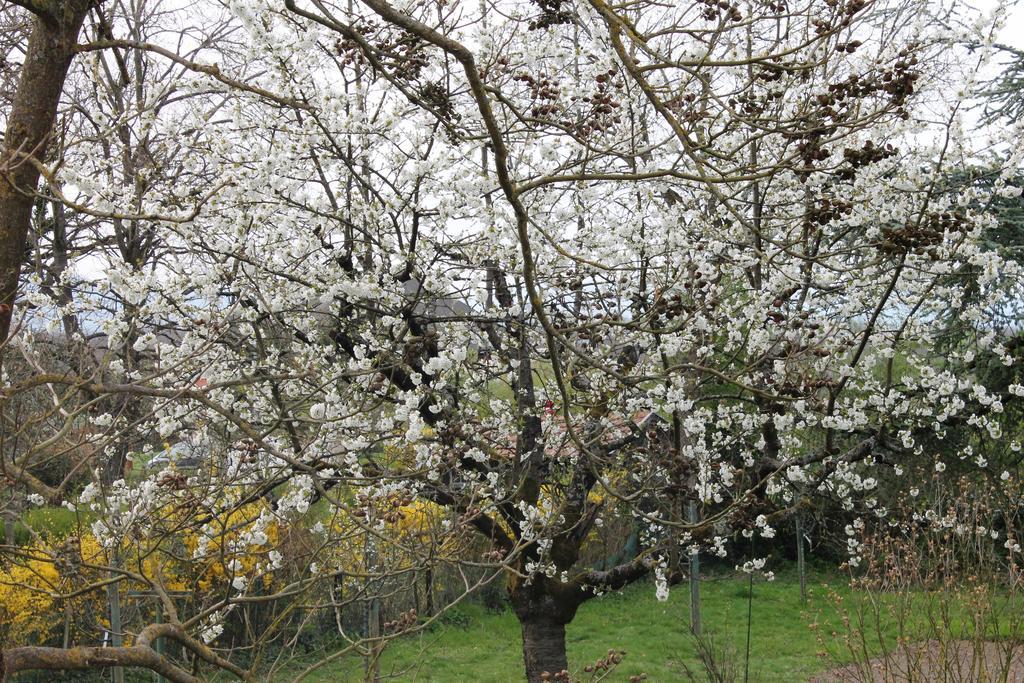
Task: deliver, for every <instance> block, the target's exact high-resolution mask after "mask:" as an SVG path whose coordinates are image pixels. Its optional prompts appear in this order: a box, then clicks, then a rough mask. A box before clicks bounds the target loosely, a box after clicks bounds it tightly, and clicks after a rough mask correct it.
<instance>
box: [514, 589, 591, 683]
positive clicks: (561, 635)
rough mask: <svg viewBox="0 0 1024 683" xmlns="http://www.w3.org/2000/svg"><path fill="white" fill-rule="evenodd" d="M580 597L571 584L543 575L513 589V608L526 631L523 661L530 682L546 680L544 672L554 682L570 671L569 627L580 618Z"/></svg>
mask: <svg viewBox="0 0 1024 683" xmlns="http://www.w3.org/2000/svg"><path fill="white" fill-rule="evenodd" d="M579 596H580V593H579V592H578V591H576V590H575V589H574V588H572V587H570V586H569V585H568V584H563V583H561V582H560V581H556V580H552V579H548V578H547V577H543V576H541V577H535V579H534V581H533V582H531V583H530V584H522V583H518V584H515V585H513V586H511V587H510V590H509V598H510V599H511V601H512V608H513V609H514V610H515V613H516V617H517V618H518V619H519V624H520V626H521V627H522V629H523V662H524V663H525V664H526V680H527V681H529V683H539V681H542V680H545V679H543V678H541V676H542V674H544V672H547V673H548V674H550V675H551V679H553V678H554V676H555V674H557V673H559V672H561V671H566V670H568V667H569V664H568V657H567V656H566V652H565V625H566V624H568V623H569V622H571V621H572V619H573V617H575V616H576V610H577V609H578V608H579V606H580V602H582V601H581V600H580V599H579ZM566 680H568V679H566Z"/></svg>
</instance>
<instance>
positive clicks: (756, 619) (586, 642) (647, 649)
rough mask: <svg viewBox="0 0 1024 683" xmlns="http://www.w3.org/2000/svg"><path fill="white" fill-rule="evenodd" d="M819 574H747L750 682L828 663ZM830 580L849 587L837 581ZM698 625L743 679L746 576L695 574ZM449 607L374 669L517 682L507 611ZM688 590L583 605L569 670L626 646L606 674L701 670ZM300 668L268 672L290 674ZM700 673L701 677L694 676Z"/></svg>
mask: <svg viewBox="0 0 1024 683" xmlns="http://www.w3.org/2000/svg"><path fill="white" fill-rule="evenodd" d="M823 578H824V577H823V576H820V575H819V576H816V577H814V578H813V579H812V581H811V582H810V586H811V599H810V601H809V604H808V606H807V607H804V606H802V605H801V603H800V594H799V588H798V585H797V583H796V581H795V580H793V579H792V578H790V577H784V578H782V579H779V580H777V581H775V582H772V583H765V582H763V581H762V580H755V583H754V594H753V602H752V604H751V607H752V619H751V628H750V635H751V638H750V663H751V664H750V680H751V681H805V680H807V679H808V678H809V677H810V676H812V675H813V674H814V673H817V672H819V671H821V670H823V669H825V668H828V666H829V664H828V663H827V662H825V661H822V660H821V658H820V657H818V656H817V653H818V651H819V650H820V646H819V645H818V643H817V641H816V637H815V634H814V632H813V631H812V629H811V628H810V624H811V622H812V621H814V620H815V617H816V614H817V612H819V611H822V610H828V604H827V601H826V599H825V593H826V591H825V589H824V586H823V584H822V581H823ZM829 583H830V585H831V587H832V588H834V589H835V590H837V591H839V592H840V593H845V594H848V593H849V591H848V589H846V588H845V586H844V582H843V580H842V579H838V578H833V579H832V580H831V581H830V582H829ZM701 599H702V613H703V614H702V616H703V626H704V630H705V632H707V633H711V634H713V638H714V642H715V644H716V646H717V648H718V649H719V650H720V651H722V652H723V653H724V654H725V656H726V657H727V658H728V659H729V660H730V661H731V662H732V665H733V667H734V668H736V669H738V671H739V674H740V680H742V673H743V661H744V653H745V644H746V634H747V581H746V579H745V578H737V577H723V578H717V579H712V580H708V581H704V582H702V585H701ZM456 610H457V611H456V613H455V614H454V615H452V616H451V617H449V618H448V619H447V622H448V623H446V624H442V625H439V626H437V627H435V628H433V629H431V630H429V631H427V632H425V633H423V634H419V635H416V636H411V637H408V638H403V639H399V640H397V641H395V642H393V643H392V644H391V645H389V646H388V648H387V649H386V650H385V652H384V655H383V656H382V660H381V674H382V675H383V676H385V680H395V681H409V682H412V681H474V682H479V683H504V682H506V681H509V682H512V681H514V682H516V683H518V682H519V681H522V680H523V674H522V669H523V664H522V651H521V649H520V647H521V639H520V630H519V624H518V622H517V621H516V618H515V615H514V614H512V612H511V611H505V612H502V613H498V614H494V613H488V612H486V611H485V610H484V609H483V608H481V607H478V606H475V605H467V606H465V607H461V606H460V607H458V608H456ZM689 620H690V614H689V590H688V588H687V586H686V585H682V586H678V587H676V588H675V589H673V591H672V593H671V595H670V597H669V600H668V601H667V602H664V603H661V602H658V601H657V600H656V599H655V597H654V589H653V587H652V586H651V585H650V584H641V585H636V586H632V587H630V588H628V589H627V590H625V591H623V592H621V593H615V594H610V595H606V596H603V597H600V598H597V599H594V600H591V601H590V602H588V603H586V604H584V605H583V606H582V607H581V608H580V611H579V612H578V614H577V615H576V619H575V620H574V621H573V622H572V623H571V624H570V625H569V626H568V628H567V637H566V641H567V642H566V645H567V648H568V651H569V664H570V668H571V669H572V670H574V671H579V670H581V669H582V668H583V666H585V665H586V664H589V663H593V662H594V661H595V660H597V659H598V658H599V657H602V656H604V655H605V654H607V652H608V650H609V649H611V648H614V649H616V650H626V656H625V658H624V660H623V661H622V664H620V665H619V667H617V669H616V670H615V672H614V673H613V674H612V676H610V677H609V678H608V679H606V680H609V681H627V680H629V677H630V676H632V675H635V674H639V673H646V674H647V676H648V680H650V681H685V680H687V677H686V674H685V669H684V666H683V665H684V663H685V664H686V665H687V666H689V668H690V669H691V670H693V671H694V672H695V673H698V674H702V672H703V669H702V668H701V666H700V664H699V661H698V660H697V657H696V655H695V648H694V641H693V637H692V636H691V635H690V633H689V623H690V621H689ZM301 670H302V667H295V668H290V669H288V670H287V672H282V673H281V674H279V675H277V676H275V677H273V679H272V680H274V681H288V680H291V679H292V678H293V677H294V676H295V675H296V674H297V673H298V672H299V671H301ZM306 680H307V681H312V682H314V683H327V682H328V681H330V682H331V683H337V682H341V681H361V680H362V660H361V659H356V658H351V657H350V658H347V659H343V660H341V661H340V662H337V663H331V664H330V665H327V666H325V667H324V668H322V669H320V670H318V671H316V672H315V673H313V674H311V675H310V676H309V677H308V678H307V679H306ZM701 680H702V679H701Z"/></svg>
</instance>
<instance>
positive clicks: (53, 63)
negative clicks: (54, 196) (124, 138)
mask: <svg viewBox="0 0 1024 683" xmlns="http://www.w3.org/2000/svg"><path fill="white" fill-rule="evenodd" d="M18 4H20V5H22V6H24V7H27V8H28V9H30V10H31V11H32V12H33V13H34V14H35V15H36V18H35V23H34V25H33V29H32V35H31V36H30V37H29V40H28V47H27V48H26V52H25V62H24V64H23V65H22V67H21V74H20V76H19V78H18V88H17V90H16V91H15V95H14V104H13V106H12V107H11V113H10V117H9V118H8V119H7V131H6V134H5V136H4V141H3V146H2V147H0V344H2V343H3V342H5V341H6V340H7V336H8V334H9V333H10V328H11V319H12V317H13V314H14V300H15V298H16V296H17V293H18V279H19V277H20V275H21V265H22V262H23V261H24V260H25V249H26V246H27V244H28V231H29V230H30V229H31V225H32V205H33V202H34V197H35V191H36V186H37V184H38V183H39V176H40V172H39V169H38V168H37V167H36V165H35V164H34V163H32V160H41V159H43V158H45V153H46V148H47V146H48V144H49V140H50V135H51V134H52V131H53V125H54V121H55V120H56V118H57V105H58V104H59V103H60V97H61V93H62V92H63V90H64V81H65V79H66V78H67V74H68V68H69V67H70V66H71V59H72V57H73V56H74V48H75V42H76V41H77V40H78V33H79V31H80V30H81V27H82V22H83V21H84V20H85V15H86V13H87V12H88V11H89V6H90V1H89V0H52V1H49V2H45V1H44V0H35V1H33V2H30V1H28V0H25V1H23V2H19V3H18Z"/></svg>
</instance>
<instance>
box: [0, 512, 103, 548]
mask: <svg viewBox="0 0 1024 683" xmlns="http://www.w3.org/2000/svg"><path fill="white" fill-rule="evenodd" d="M94 518H95V515H94V514H92V513H90V512H87V511H79V512H72V511H71V510H68V509H66V508H62V507H50V506H47V507H37V508H29V509H27V510H25V511H24V512H22V513H21V521H18V522H16V523H15V525H14V543H15V544H16V545H26V544H28V543H30V542H31V540H32V537H31V536H30V535H29V532H28V529H29V528H31V529H33V530H35V532H36V533H38V534H40V535H41V536H44V537H48V538H64V537H65V536H67V535H69V534H71V533H75V532H77V530H78V528H79V523H81V524H82V526H84V527H88V526H89V524H90V523H91V522H92V520H93V519H94ZM26 527H28V528H26ZM4 534H5V528H4V522H3V521H0V542H2V539H3V538H4Z"/></svg>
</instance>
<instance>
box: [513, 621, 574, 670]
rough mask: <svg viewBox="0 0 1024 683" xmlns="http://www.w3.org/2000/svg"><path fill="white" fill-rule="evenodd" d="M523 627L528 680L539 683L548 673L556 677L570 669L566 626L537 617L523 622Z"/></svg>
mask: <svg viewBox="0 0 1024 683" xmlns="http://www.w3.org/2000/svg"><path fill="white" fill-rule="evenodd" d="M520 623H521V624H522V627H523V660H524V661H525V663H526V680H527V681H529V682H530V683H537V682H539V681H542V680H544V679H542V678H541V675H542V674H543V673H544V672H547V673H549V674H551V675H552V677H553V676H554V674H557V673H558V672H560V671H566V670H568V668H569V662H568V658H567V657H566V654H565V624H562V623H558V622H557V621H555V620H553V619H550V618H544V617H537V618H534V619H531V620H529V621H522V620H520Z"/></svg>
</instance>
